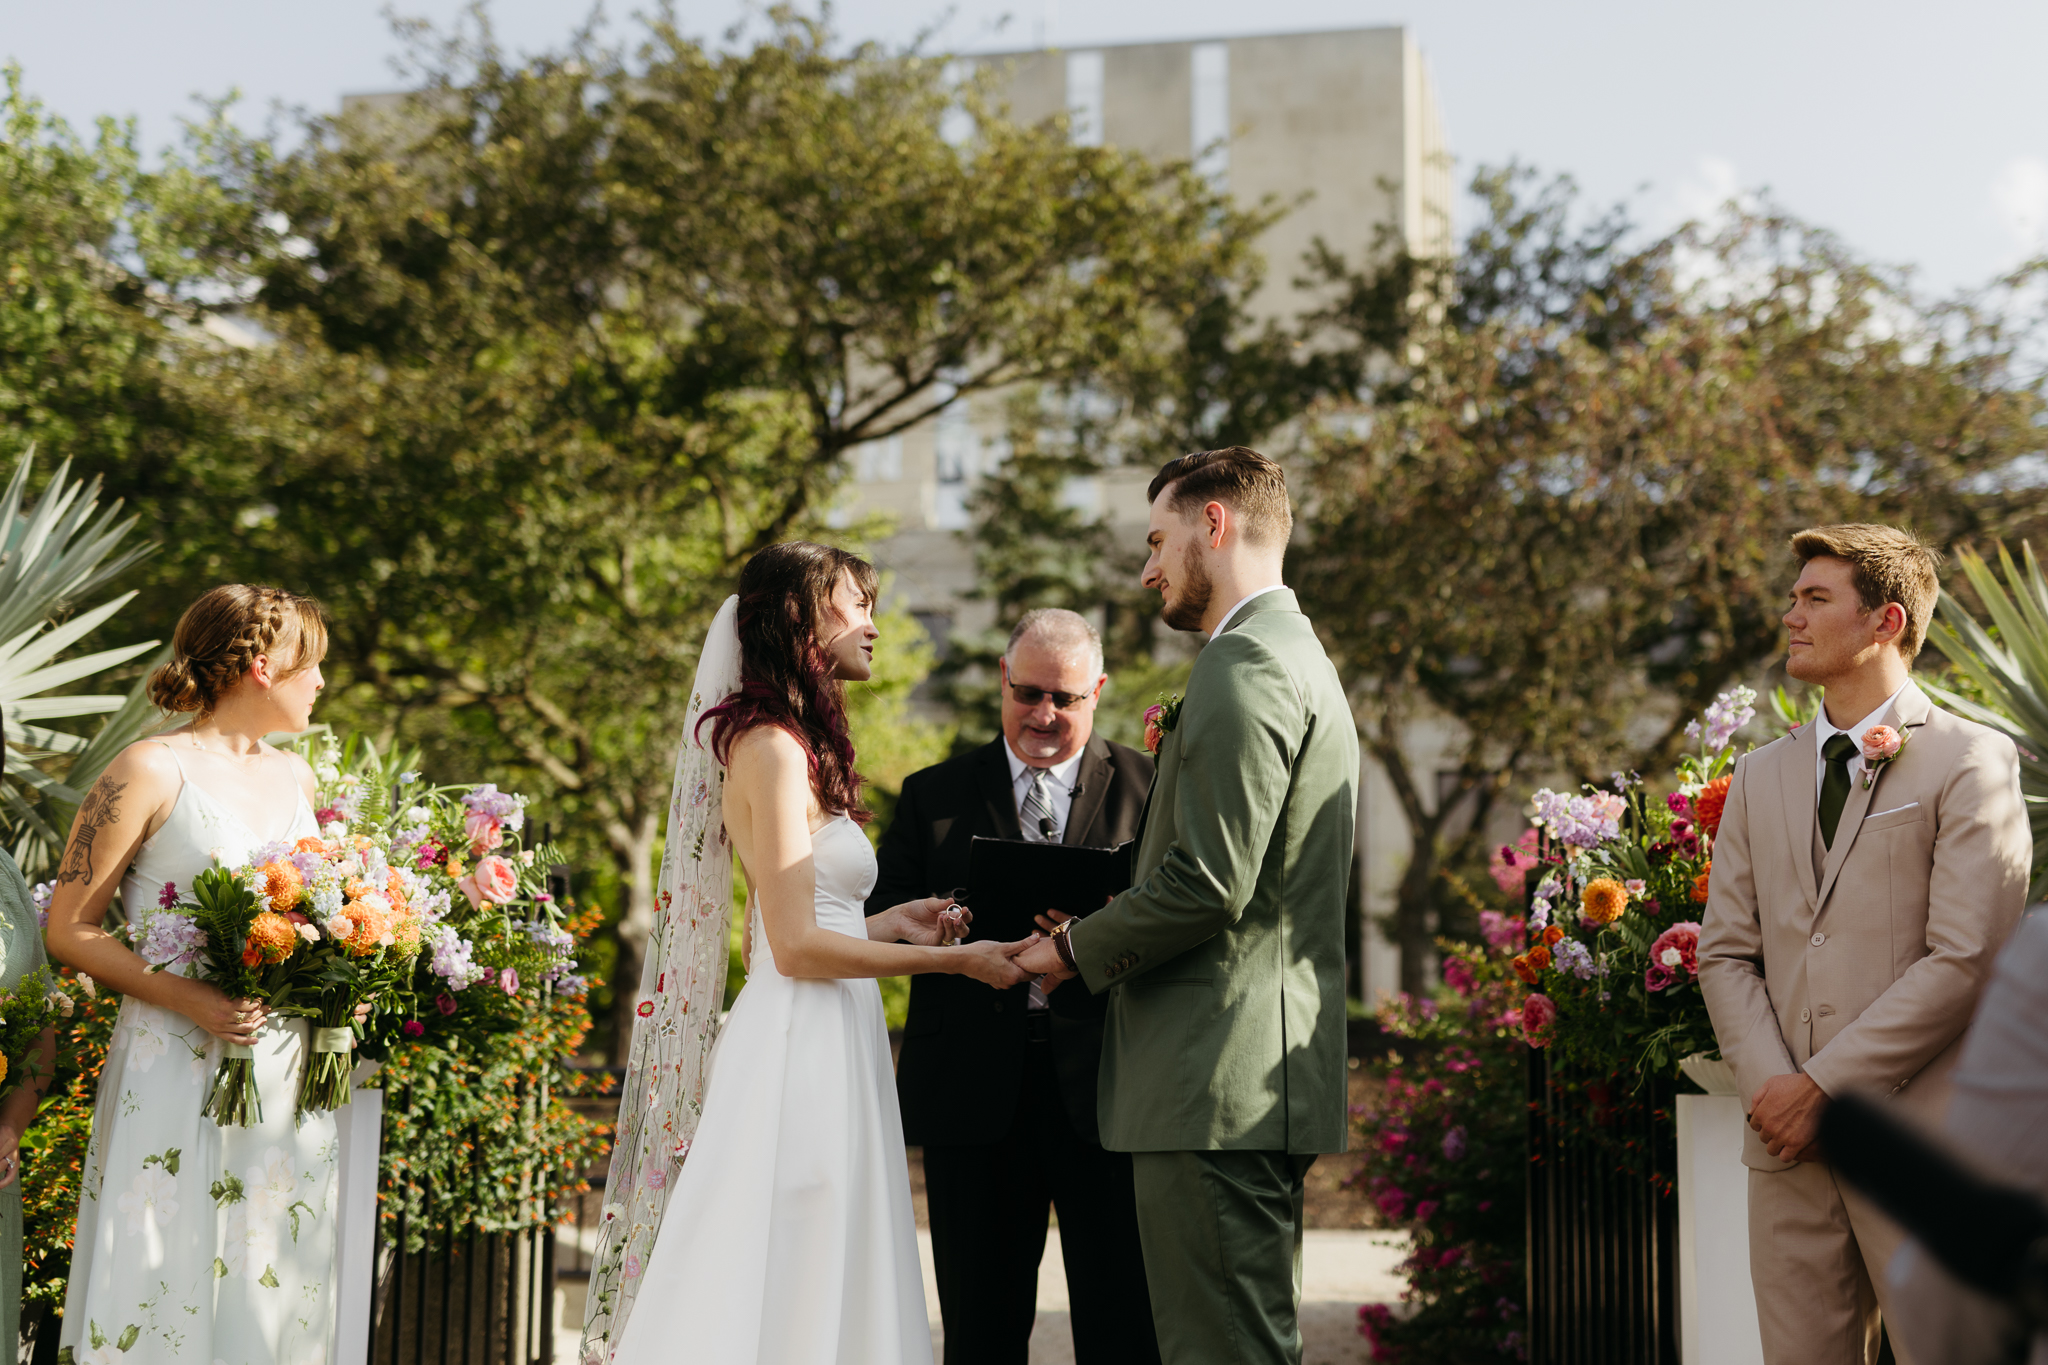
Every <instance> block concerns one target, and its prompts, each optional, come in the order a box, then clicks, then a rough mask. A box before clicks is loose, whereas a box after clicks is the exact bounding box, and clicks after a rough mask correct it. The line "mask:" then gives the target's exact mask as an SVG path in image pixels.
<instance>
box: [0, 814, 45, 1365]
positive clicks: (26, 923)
mask: <svg viewBox="0 0 2048 1365" xmlns="http://www.w3.org/2000/svg"><path fill="white" fill-rule="evenodd" d="M43 964H44V958H43V931H42V930H41V929H40V928H38V927H37V926H36V912H35V910H34V908H33V906H32V904H31V902H30V899H29V890H28V883H27V882H26V881H24V880H23V879H22V875H21V869H20V868H19V867H16V866H15V864H14V859H13V858H11V857H9V856H8V855H7V853H6V852H5V851H4V850H0V991H11V990H13V989H14V987H15V985H16V984H17V983H18V982H20V980H21V979H22V978H23V977H24V976H27V975H28V974H29V973H30V972H32V971H34V970H35V969H36V968H38V967H40V966H42V965H43ZM56 1060H57V1034H56V1030H54V1029H44V1030H43V1036H42V1037H41V1038H39V1039H37V1040H36V1050H35V1052H34V1053H32V1054H31V1055H30V1057H28V1058H27V1059H23V1058H15V1059H13V1061H12V1063H11V1064H12V1065H14V1066H23V1065H26V1066H27V1068H28V1075H27V1076H26V1077H25V1078H23V1079H22V1082H21V1084H20V1085H19V1086H17V1087H16V1088H15V1090H14V1093H12V1094H11V1095H9V1096H8V1097H7V1098H6V1099H5V1100H0V1342H13V1341H19V1340H21V1179H20V1176H21V1135H22V1133H23V1132H25V1131H27V1129H28V1126H29V1125H30V1124H31V1123H34V1122H35V1121H36V1106H37V1105H38V1104H40V1103H41V1102H42V1098H43V1092H44V1091H45V1090H47V1089H49V1086H50V1073H51V1069H52V1068H53V1067H54V1066H55V1064H56Z"/></svg>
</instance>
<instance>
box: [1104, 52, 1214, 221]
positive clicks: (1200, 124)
mask: <svg viewBox="0 0 2048 1365" xmlns="http://www.w3.org/2000/svg"><path fill="white" fill-rule="evenodd" d="M1191 60H1192V65H1193V68H1194V69H1193V72H1192V77H1193V79H1192V80H1191V81H1190V82H1189V85H1190V88H1191V89H1192V91H1193V95H1194V98H1193V101H1192V107H1191V108H1190V110H1189V113H1188V123H1189V138H1188V141H1189V144H1190V146H1191V147H1192V149H1193V151H1194V156H1195V171H1196V173H1197V174H1198V175H1200V176H1202V178H1204V179H1205V180H1207V181H1208V182H1209V183H1210V184H1212V185H1214V186H1215V187H1216V188H1217V189H1219V190H1220V189H1223V188H1225V186H1226V185H1227V184H1228V183H1229V180H1230V45H1229V44H1228V43H1196V44H1195V46H1194V48H1193V54H1192V58H1191ZM1070 79H1071V78H1070ZM1071 88H1072V87H1071V85H1070V86H1069V89H1071ZM1069 98H1070V99H1071V96H1070V97H1069Z"/></svg>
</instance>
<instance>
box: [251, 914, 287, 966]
mask: <svg viewBox="0 0 2048 1365" xmlns="http://www.w3.org/2000/svg"><path fill="white" fill-rule="evenodd" d="M298 946H299V931H298V930H297V929H295V928H293V927H292V922H291V921H290V920H288V919H286V918H285V917H284V916H283V915H280V914H278V913H276V912H275V911H272V910H265V911H264V912H263V913H262V914H260V915H258V916H256V918H255V919H254V920H252V921H251V922H250V924H249V937H248V941H247V945H246V946H245V947H244V948H243V950H242V961H244V962H245V963H248V965H250V966H252V967H253V966H255V965H256V964H255V963H253V962H249V954H250V952H252V951H254V952H256V953H257V954H259V955H260V956H261V957H262V959H263V961H264V962H266V963H269V964H273V965H274V964H276V963H279V962H282V961H284V960H285V959H286V958H288V957H290V956H291V955H292V950H293V949H294V948H296V947H298Z"/></svg>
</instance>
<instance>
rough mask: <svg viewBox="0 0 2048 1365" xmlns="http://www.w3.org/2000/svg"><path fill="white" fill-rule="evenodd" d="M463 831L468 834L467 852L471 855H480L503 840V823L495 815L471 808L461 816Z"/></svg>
mask: <svg viewBox="0 0 2048 1365" xmlns="http://www.w3.org/2000/svg"><path fill="white" fill-rule="evenodd" d="M462 829H463V832H464V833H465V834H467V835H469V852H470V855H471V856H472V857H482V856H483V855H484V854H486V853H489V852H490V851H491V850H492V849H494V848H496V847H498V846H499V845H500V844H502V843H504V842H505V831H504V825H503V823H502V822H501V821H500V820H499V819H498V817H497V816H495V815H490V814H486V813H485V812H483V811H480V810H473V811H471V812H470V813H469V814H468V815H465V816H463V817H462Z"/></svg>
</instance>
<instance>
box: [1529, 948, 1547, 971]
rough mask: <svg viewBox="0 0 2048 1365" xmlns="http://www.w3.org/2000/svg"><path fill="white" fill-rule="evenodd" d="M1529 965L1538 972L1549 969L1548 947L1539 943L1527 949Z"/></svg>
mask: <svg viewBox="0 0 2048 1365" xmlns="http://www.w3.org/2000/svg"><path fill="white" fill-rule="evenodd" d="M1529 965H1530V966H1531V967H1534V968H1535V969H1536V970H1537V971H1539V972H1543V971H1548V970H1550V949H1548V948H1546V947H1544V946H1543V945H1542V944H1540V943H1539V944H1537V945H1536V946H1535V947H1534V948H1531V949H1530V950H1529Z"/></svg>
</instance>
